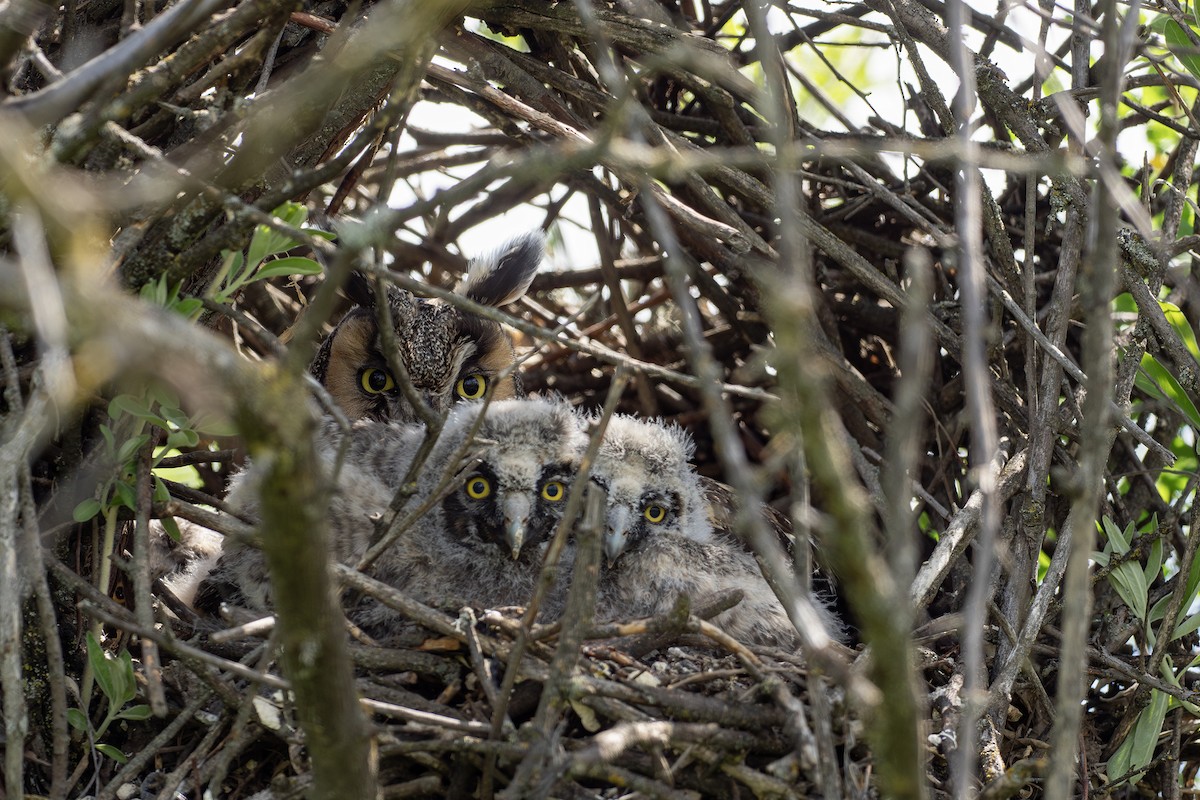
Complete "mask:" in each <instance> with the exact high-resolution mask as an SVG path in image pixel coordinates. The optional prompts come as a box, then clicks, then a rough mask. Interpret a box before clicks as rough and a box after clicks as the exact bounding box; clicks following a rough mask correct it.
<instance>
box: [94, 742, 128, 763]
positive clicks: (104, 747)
mask: <svg viewBox="0 0 1200 800" xmlns="http://www.w3.org/2000/svg"><path fill="white" fill-rule="evenodd" d="M96 749H97V750H99V751H100V752H101V753H103V754H104V755H106V756H108V757H109V758H111V759H112V760H113V761H116V762H117V763H118V764H124V763H126V762H128V761H129V756H127V755H125V754H124V753H122V752H121V751H120V750H118V749H117V748H115V747H113V746H112V745H111V744H98V745H96Z"/></svg>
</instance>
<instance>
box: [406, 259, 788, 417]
mask: <svg viewBox="0 0 1200 800" xmlns="http://www.w3.org/2000/svg"><path fill="white" fill-rule="evenodd" d="M388 278H389V279H390V280H391V281H392V282H394V283H395V284H396V285H397V286H399V287H400V288H402V289H407V290H409V291H411V292H415V293H417V294H420V295H424V296H427V297H436V298H437V299H439V300H444V301H445V302H446V303H448V304H450V305H452V306H455V307H457V308H460V309H462V310H464V311H468V312H470V313H472V314H475V315H477V316H480V317H484V318H485V319H490V320H494V321H496V322H499V323H502V324H504V325H508V326H510V327H512V328H515V329H516V330H519V331H520V332H521V333H524V334H525V335H527V336H530V337H532V338H534V339H538V340H545V341H552V342H554V343H555V344H557V345H561V346H562V347H564V348H566V349H568V350H574V351H576V352H578V353H586V354H587V355H590V356H595V357H596V358H598V359H600V360H601V361H605V362H607V363H609V364H614V365H616V366H624V367H628V368H629V369H630V370H632V371H634V372H641V373H643V374H645V375H647V376H649V377H651V378H662V379H664V380H668V381H671V382H672V383H676V384H679V385H681V386H688V387H690V388H699V387H700V386H701V385H702V383H703V381H701V380H700V379H699V378H697V377H695V376H693V375H687V374H685V373H682V372H677V371H675V370H672V369H667V368H666V367H663V366H660V365H658V364H651V363H649V362H646V361H639V360H638V359H636V358H630V357H629V356H626V355H624V354H623V353H618V352H617V351H615V350H612V349H610V348H608V347H605V346H604V345H602V344H599V343H596V342H587V341H579V340H576V339H570V338H565V337H562V336H553V335H551V334H549V333H548V332H547V331H546V329H545V328H542V327H540V326H538V325H534V324H533V323H531V322H528V321H527V320H523V319H521V318H520V317H513V316H510V315H508V314H505V313H504V312H502V311H499V310H498V309H496V308H493V307H492V306H485V305H480V304H479V303H476V302H475V301H473V300H470V299H468V298H466V297H463V296H462V295H460V294H456V293H454V292H451V291H448V290H446V289H439V288H437V287H434V286H429V285H427V284H425V283H423V282H422V281H419V280H417V279H415V278H412V277H410V276H408V275H404V274H402V273H398V272H388ZM717 386H718V388H719V389H720V390H721V391H722V392H725V393H727V394H732V395H737V396H739V397H748V398H750V399H752V400H774V399H776V398H775V395H773V394H771V393H770V392H766V391H763V390H762V389H753V388H749V387H746V386H739V385H737V384H732V383H724V382H718V384H717Z"/></svg>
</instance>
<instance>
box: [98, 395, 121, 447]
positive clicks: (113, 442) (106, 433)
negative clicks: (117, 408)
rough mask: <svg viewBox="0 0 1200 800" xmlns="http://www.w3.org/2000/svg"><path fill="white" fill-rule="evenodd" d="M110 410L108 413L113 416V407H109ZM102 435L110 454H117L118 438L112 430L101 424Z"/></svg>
mask: <svg viewBox="0 0 1200 800" xmlns="http://www.w3.org/2000/svg"><path fill="white" fill-rule="evenodd" d="M109 409H110V410H109V412H108V413H109V414H112V411H111V409H112V406H111V405H110V406H109ZM100 434H101V435H102V436H103V437H104V443H105V444H107V445H108V452H110V453H112V452H115V451H116V449H117V437H116V435H115V434H113V432H112V428H110V427H108V426H107V425H105V424H103V423H101V424H100Z"/></svg>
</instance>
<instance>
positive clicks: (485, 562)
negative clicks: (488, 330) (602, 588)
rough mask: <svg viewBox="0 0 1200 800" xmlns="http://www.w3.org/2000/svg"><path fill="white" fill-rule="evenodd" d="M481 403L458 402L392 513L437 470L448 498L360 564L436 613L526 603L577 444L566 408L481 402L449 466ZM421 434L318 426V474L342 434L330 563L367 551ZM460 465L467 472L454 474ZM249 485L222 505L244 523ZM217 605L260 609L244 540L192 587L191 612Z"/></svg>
mask: <svg viewBox="0 0 1200 800" xmlns="http://www.w3.org/2000/svg"><path fill="white" fill-rule="evenodd" d="M482 408H483V406H482V404H481V403H461V404H458V405H456V406H455V407H454V408H453V409H451V411H450V413H449V415H448V417H447V419H446V422H445V425H444V426H443V428H442V432H441V434H440V436H439V437H438V440H437V442H436V443H435V445H434V447H433V449H432V450H431V451H430V454H429V456H428V458H427V459H426V461H425V462H424V463H423V464H422V465H421V468H420V471H419V473H418V477H417V484H416V493H415V495H414V496H413V497H412V498H411V499H410V500H409V501H408V504H407V505H406V506H405V507H404V509H402V511H401V516H402V517H403V516H404V515H406V514H408V513H409V511H410V510H412V509H417V508H420V507H422V506H423V505H425V504H426V503H427V501H429V500H430V498H433V497H435V496H436V494H435V493H436V491H437V488H438V485H439V484H440V483H441V482H442V478H443V476H444V475H446V474H447V472H449V473H451V474H452V475H457V477H456V478H455V479H454V481H453V482H452V483H451V484H450V485H449V493H448V494H447V495H446V496H445V497H444V498H443V499H441V500H438V501H436V502H434V503H433V505H432V506H431V507H430V509H429V510H428V511H427V512H426V513H425V514H424V515H423V516H421V517H420V518H419V519H417V520H416V521H415V522H414V523H413V524H412V526H411V527H410V528H409V529H408V530H406V531H404V532H402V533H401V535H400V536H399V538H398V539H397V540H396V542H394V543H393V544H392V545H391V547H389V548H388V549H387V550H385V551H384V552H383V553H382V554H381V555H380V556H379V558H378V559H377V560H376V561H375V563H374V564H373V565H372V568H371V573H372V574H373V575H374V576H375V577H376V578H378V579H380V580H382V581H384V582H386V583H389V584H391V585H393V586H395V587H397V588H398V589H400V590H402V591H404V592H406V593H407V594H409V595H410V596H411V597H413V598H415V599H417V600H421V601H422V602H426V603H430V604H433V605H438V606H445V605H449V606H454V605H457V604H462V603H474V604H478V605H484V606H503V605H519V604H524V603H525V602H527V601H528V599H529V597H530V596H531V594H532V592H533V586H534V582H535V580H536V578H537V575H538V573H539V571H540V568H541V564H542V556H543V553H544V550H545V545H546V543H547V541H548V539H549V537H550V535H551V534H552V533H553V532H554V529H555V526H556V525H557V524H558V521H559V519H560V518H561V514H562V509H563V507H564V506H565V504H566V494H567V490H568V488H569V486H570V483H571V480H572V479H573V476H574V473H575V470H576V468H577V467H578V464H579V458H580V456H581V455H582V452H583V448H584V446H585V444H586V437H585V436H584V434H583V432H582V430H581V427H580V424H579V421H578V419H577V418H576V416H575V415H574V414H573V413H572V410H571V407H570V406H569V405H568V404H567V403H566V402H565V401H562V400H559V399H552V400H547V399H530V400H500V401H493V402H492V403H491V404H490V405H489V406H488V408H487V411H486V413H484V419H483V420H482V422H481V423H480V425H479V428H478V431H477V432H476V434H475V436H474V438H473V440H472V441H471V443H470V444H469V446H468V447H467V448H466V449H465V455H464V457H463V458H462V459H461V460H457V461H456V460H453V459H454V457H455V454H456V453H457V452H458V451H459V450H460V449H461V447H462V445H463V444H464V443H465V442H467V441H468V437H470V435H471V430H472V428H473V427H474V425H475V422H476V420H477V419H478V417H479V415H480V413H481V410H482ZM424 432H425V429H424V427H423V426H421V425H418V424H396V423H381V422H376V421H374V420H360V421H359V422H357V423H355V424H354V425H353V426H351V429H350V431H349V433H347V434H343V433H342V432H341V431H340V430H339V429H338V428H337V426H336V424H334V423H332V422H331V421H327V422H326V424H325V425H324V428H323V430H322V433H321V435H320V437H319V445H318V451H319V453H320V456H321V458H320V460H321V463H322V468H323V469H329V468H330V467H331V465H332V463H333V459H334V457H335V454H336V452H337V450H338V448H339V446H340V445H341V444H342V439H343V436H344V437H345V438H346V439H347V441H346V442H345V445H346V448H345V453H344V457H343V458H344V460H343V466H342V471H341V472H340V473H339V475H338V479H337V482H336V484H335V487H334V491H333V494H332V497H331V502H330V508H329V523H330V551H331V552H330V555H331V557H332V558H334V559H336V560H338V561H341V562H343V563H347V564H351V563H355V562H357V561H358V560H359V559H360V558H361V557H362V556H363V555H364V554H365V553H366V551H367V548H368V546H369V545H370V540H371V537H372V535H373V534H374V532H375V519H376V518H377V516H378V515H380V514H382V513H383V512H384V511H385V510H386V509H387V507H388V504H389V503H390V502H391V500H392V497H393V495H394V494H395V491H396V489H397V488H398V486H399V484H400V483H401V481H402V480H403V478H404V476H405V475H406V473H407V472H408V470H409V467H410V465H411V464H412V462H413V459H414V458H415V456H416V453H417V451H418V449H419V446H420V443H421V441H422V439H423V438H424ZM464 466H466V467H467V468H466V470H465V471H463V472H462V474H461V475H458V474H457V473H458V472H459V470H460V469H461V468H463V467H464ZM480 480H482V481H485V482H486V487H485V485H484V484H481V483H479V481H480ZM258 483H259V476H258V474H257V472H256V470H255V468H254V467H253V466H251V467H249V468H248V469H247V470H246V471H245V472H243V473H241V476H239V479H237V480H236V481H235V484H234V487H233V489H232V490H231V492H230V494H229V497H228V499H227V502H228V503H230V504H231V505H232V506H233V507H234V508H236V509H237V510H239V511H240V512H241V513H243V514H244V515H246V516H248V517H251V518H253V517H254V516H257V509H258V501H257V490H258ZM568 558H569V555H568ZM564 563H569V561H567V560H566V559H564ZM556 597H557V595H555V596H554V597H551V599H550V602H549V603H548V604H547V606H546V607H545V608H544V611H545V614H546V615H548V616H552V615H555V614H556V613H557V610H556V607H557V603H558V602H559V601H558V600H557V599H555V598H556ZM221 600H224V601H227V602H232V603H234V604H236V605H242V606H246V607H249V608H252V609H255V610H259V611H269V610H270V609H271V607H272V599H271V590H270V584H269V581H268V580H267V570H266V561H265V559H264V557H263V555H262V553H261V551H259V550H258V549H257V548H255V547H253V546H252V545H250V544H247V543H242V542H228V543H227V546H226V551H225V553H224V555H223V556H222V557H221V559H220V561H219V562H218V564H217V566H216V568H215V569H214V570H213V572H212V573H211V574H210V575H209V577H208V578H207V579H206V581H205V583H204V584H203V585H202V586H201V590H200V592H199V595H198V600H197V607H198V608H200V609H201V610H214V609H215V606H216V604H217V602H218V601H221ZM354 618H355V620H356V621H358V622H359V623H360V624H362V625H364V626H367V627H368V628H369V629H372V630H376V631H380V632H383V633H386V632H388V631H389V629H390V628H391V624H392V623H393V621H394V620H395V619H396V615H395V613H394V612H393V611H391V610H389V609H387V608H384V607H382V606H380V605H378V604H376V603H374V601H368V602H367V603H366V604H365V605H363V606H361V607H359V608H358V609H356V610H355V611H354Z"/></svg>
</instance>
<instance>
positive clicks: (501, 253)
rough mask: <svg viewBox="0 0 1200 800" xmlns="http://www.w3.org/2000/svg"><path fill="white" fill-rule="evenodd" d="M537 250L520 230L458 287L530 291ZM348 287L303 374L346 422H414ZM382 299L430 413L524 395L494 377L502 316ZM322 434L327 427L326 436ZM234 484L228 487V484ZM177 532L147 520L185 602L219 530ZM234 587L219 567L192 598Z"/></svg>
mask: <svg viewBox="0 0 1200 800" xmlns="http://www.w3.org/2000/svg"><path fill="white" fill-rule="evenodd" d="M544 249H545V240H544V237H543V235H542V232H541V231H539V230H535V231H530V232H527V233H524V234H521V235H519V236H517V237H515V238H513V239H511V240H510V241H508V242H506V243H505V244H503V245H501V246H500V247H499V248H498V249H496V250H495V251H493V252H491V253H488V254H485V255H483V256H480V257H477V258H474V259H472V260H471V262H470V265H469V268H468V270H467V274H466V275H465V276H464V277H463V279H462V280H461V281H460V282H459V285H458V286H457V287H456V291H457V292H458V293H459V294H462V295H463V296H464V297H468V298H470V299H472V300H474V301H476V302H478V303H482V304H484V305H491V306H502V305H506V304H508V303H511V302H514V301H516V300H518V299H519V298H521V297H522V296H523V295H524V294H525V292H526V291H527V290H528V289H529V284H530V282H531V281H532V280H533V276H534V275H535V274H536V272H537V270H538V267H539V266H540V265H541V261H542V257H543V253H544ZM347 290H348V292H349V294H350V295H351V298H352V299H353V300H355V301H356V302H357V303H358V305H356V306H354V307H353V308H351V309H350V311H348V312H347V313H346V315H345V316H344V317H342V319H341V321H339V322H338V324H337V325H336V326H335V327H334V329H333V331H332V332H331V333H330V334H329V335H328V336H327V337H326V338H325V340H324V341H323V342H322V344H321V347H320V348H319V350H318V351H317V354H316V356H315V357H314V358H313V361H312V364H311V365H310V367H309V371H310V372H311V373H312V375H313V376H314V377H315V378H316V379H317V381H318V382H320V383H321V384H322V385H324V386H325V388H326V389H327V390H328V391H329V393H330V395H331V396H332V398H333V399H334V401H335V402H336V403H337V404H338V406H339V407H340V408H341V410H342V412H343V413H344V414H345V415H346V416H347V417H348V418H349V419H350V420H357V419H364V418H365V419H371V420H376V421H394V422H399V423H406V422H413V421H415V420H416V413H415V411H414V410H413V408H412V407H411V406H410V405H409V403H408V401H407V400H406V399H405V398H404V394H403V393H402V392H401V391H400V387H399V385H398V384H397V383H396V379H395V378H394V376H393V375H392V373H391V369H390V367H389V366H388V363H387V359H386V358H385V357H384V355H383V350H382V348H383V342H382V340H381V338H380V336H379V329H378V327H377V323H376V316H375V302H376V299H375V293H374V292H373V290H372V287H371V286H370V284H369V283H368V282H367V281H366V280H365V279H364V278H362V277H361V276H358V275H356V276H355V277H353V278H352V279H351V281H350V283H349V285H348V287H347ZM387 298H388V308H389V311H390V315H391V320H392V325H393V328H394V332H395V342H396V345H397V348H398V353H397V357H398V358H399V359H400V361H401V362H402V363H403V364H404V367H405V369H407V370H408V374H409V378H410V380H411V381H412V383H413V386H414V388H415V389H416V390H417V392H418V393H419V394H420V395H421V397H422V398H423V399H424V401H425V402H426V403H427V404H428V405H429V406H430V407H431V408H433V410H434V411H436V412H438V413H440V414H444V413H445V412H446V410H447V409H448V408H449V407H450V405H451V404H452V403H454V402H456V401H458V400H463V399H467V400H471V399H477V398H480V397H483V396H484V395H485V394H486V393H487V392H488V390H489V389H491V392H492V396H493V397H495V398H508V397H513V396H517V395H520V394H521V390H520V379H519V377H518V376H517V375H515V374H512V375H508V376H505V377H503V378H501V377H500V373H501V372H503V371H504V370H505V369H507V368H508V367H511V366H512V364H513V361H514V359H515V354H514V352H513V344H512V339H511V338H510V337H509V335H508V333H507V332H505V330H504V328H503V327H502V326H501V325H500V324H499V323H496V322H493V321H491V320H487V319H484V318H482V317H478V316H476V315H474V314H469V313H466V312H463V311H460V310H459V309H457V308H455V307H454V306H451V305H450V304H448V303H445V302H442V301H440V300H429V299H425V298H420V297H416V296H415V295H413V294H411V293H410V292H406V291H404V290H402V289H398V288H396V287H394V286H389V287H388V288H387ZM328 431H329V428H328V426H327V428H326V434H328ZM237 480H239V481H240V480H241V479H237ZM236 488H237V487H236V486H235V485H231V486H230V488H229V491H230V492H233V491H234V490H235V489H236ZM241 491H243V492H244V491H245V488H244V487H243V489H242V490H241ZM180 531H181V533H182V537H181V540H180V541H179V542H175V541H173V540H172V539H171V538H170V537H169V536H168V535H167V534H166V531H165V530H164V529H163V528H162V526H160V525H158V524H155V525H154V526H153V529H152V532H151V552H152V555H153V558H154V560H155V562H156V564H155V567H154V574H155V575H156V576H160V575H161V576H162V577H163V578H164V580H165V582H166V584H167V586H168V588H170V589H171V590H172V591H173V592H174V593H175V594H176V595H177V596H178V597H179V598H180V599H181V600H183V601H184V602H186V603H189V604H191V603H192V602H193V596H194V594H195V592H196V590H197V586H198V585H199V584H200V583H201V581H203V580H204V579H205V578H206V576H208V575H209V573H210V571H211V570H212V568H213V566H214V565H215V564H216V563H217V560H218V558H219V557H220V556H221V553H222V545H221V539H220V537H219V536H218V535H217V534H215V533H213V532H212V531H209V530H207V529H205V528H202V527H200V526H198V525H193V524H190V523H186V522H181V523H180ZM236 547H237V546H236V545H235V546H234V549H235V550H236ZM215 581H223V583H222V585H223V587H224V588H223V589H222V590H221V592H217V591H215V589H214V586H215V585H216V583H215ZM231 591H233V593H234V594H235V595H239V596H237V597H233V598H232V599H235V600H237V599H245V598H240V594H239V593H238V592H237V591H236V586H235V584H234V583H231V582H230V581H229V576H228V575H225V574H223V573H217V574H216V575H214V576H213V579H211V580H209V581H208V585H207V586H206V588H205V591H204V593H203V594H202V595H201V596H200V597H199V598H198V599H197V600H196V602H197V603H198V605H199V606H205V605H207V606H210V607H211V606H212V605H213V604H214V602H215V599H216V598H217V597H218V595H222V596H223V595H229V594H230V592H231ZM254 604H256V603H252V605H254Z"/></svg>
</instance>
